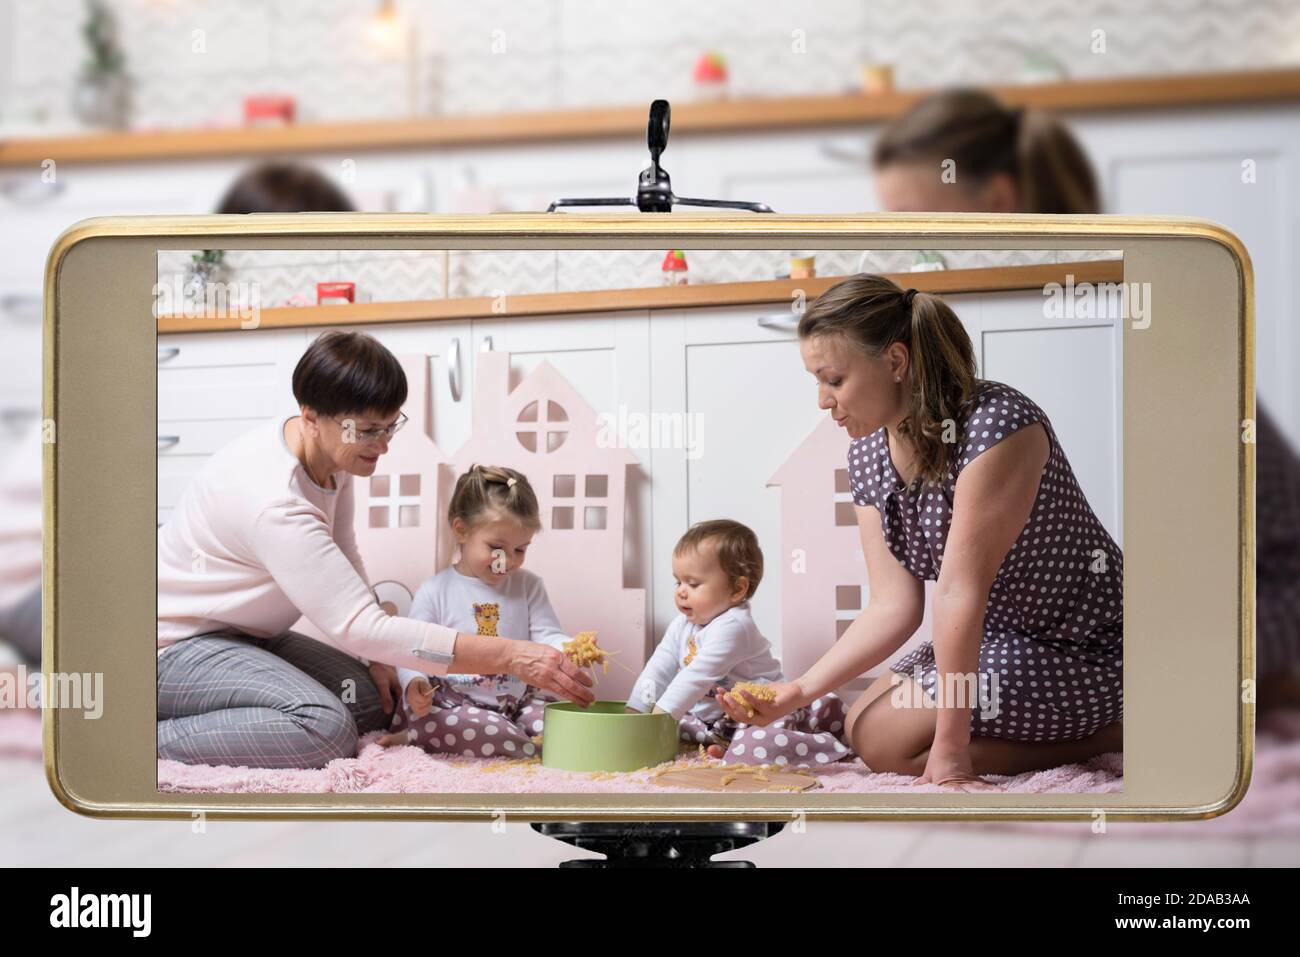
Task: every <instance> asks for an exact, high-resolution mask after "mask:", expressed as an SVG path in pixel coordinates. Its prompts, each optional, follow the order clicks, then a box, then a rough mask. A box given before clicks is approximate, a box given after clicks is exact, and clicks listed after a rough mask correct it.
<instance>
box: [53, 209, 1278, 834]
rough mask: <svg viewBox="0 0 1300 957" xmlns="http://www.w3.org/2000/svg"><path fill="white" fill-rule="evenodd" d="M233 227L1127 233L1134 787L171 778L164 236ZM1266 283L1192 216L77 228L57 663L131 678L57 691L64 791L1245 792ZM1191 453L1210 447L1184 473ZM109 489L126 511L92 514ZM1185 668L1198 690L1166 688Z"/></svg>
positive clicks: (628, 243)
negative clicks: (204, 785)
mask: <svg viewBox="0 0 1300 957" xmlns="http://www.w3.org/2000/svg"><path fill="white" fill-rule="evenodd" d="M213 247H221V248H226V249H241V248H248V249H252V248H257V249H310V248H352V249H356V248H376V249H529V248H533V249H557V248H568V249H591V248H609V249H620V248H622V249H664V248H669V247H676V248H682V249H686V250H690V249H693V248H694V249H700V248H734V249H744V248H754V249H763V248H768V249H772V248H775V249H792V248H821V249H834V248H845V249H849V248H851V249H866V248H873V249H913V248H921V249H944V248H947V249H1049V248H1059V249H1094V248H1095V249H1122V250H1123V255H1124V276H1125V282H1126V283H1128V282H1134V281H1140V282H1150V283H1151V284H1152V287H1151V288H1152V290H1153V296H1154V300H1155V302H1156V307H1155V309H1156V311H1155V313H1154V314H1153V318H1152V321H1151V322H1150V326H1149V327H1147V328H1143V329H1140V330H1135V329H1134V328H1133V325H1132V323H1131V322H1129V321H1128V316H1127V311H1126V313H1125V317H1124V319H1123V333H1122V335H1123V376H1124V387H1123V395H1124V401H1123V441H1124V470H1123V489H1124V492H1123V509H1124V542H1122V543H1121V546H1122V548H1123V550H1124V553H1125V585H1126V587H1125V610H1124V613H1125V614H1124V617H1125V627H1126V633H1127V634H1128V635H1130V636H1131V639H1130V641H1129V642H1128V643H1126V649H1125V662H1124V665H1125V673H1124V685H1125V699H1126V709H1125V710H1126V718H1127V720H1126V722H1125V774H1124V789H1123V791H1122V792H1119V793H1115V794H1041V795H1010V794H1008V795H1001V794H996V793H942V794H939V793H930V794H906V795H890V794H853V795H836V794H825V795H817V794H815V793H804V794H789V795H785V794H748V795H740V794H717V795H710V796H708V798H709V799H708V801H707V802H706V800H705V796H703V795H701V794H699V793H695V792H678V793H675V794H674V793H671V792H666V793H665V794H664V795H653V796H648V795H644V794H628V795H626V796H624V795H616V794H599V795H581V796H579V795H572V794H554V795H550V794H548V795H528V794H311V795H303V794H265V795H256V796H252V795H246V794H201V795H200V794H171V793H160V792H158V791H157V785H156V769H157V764H156V757H157V756H156V741H155V733H156V729H155V722H156V681H155V667H156V654H155V642H153V641H149V640H147V635H148V634H149V633H150V631H151V630H152V629H153V628H154V627H155V623H156V610H157V606H156V567H155V557H156V551H155V549H156V537H155V527H156V488H155V482H154V477H155V476H156V426H157V423H156V403H157V364H156V361H155V350H154V348H151V346H154V345H156V337H157V327H156V324H155V322H154V319H153V316H152V315H151V312H150V309H149V308H148V304H149V303H150V302H151V295H150V290H151V289H152V287H153V284H154V282H155V281H156V262H157V259H156V257H157V253H158V251H159V250H161V249H194V248H213ZM1253 287H1254V280H1253V273H1252V269H1251V264H1250V258H1249V255H1248V254H1247V251H1246V249H1245V247H1244V246H1243V244H1242V243H1241V241H1240V240H1239V239H1238V238H1237V237H1236V236H1235V235H1233V234H1232V233H1231V232H1230V231H1228V230H1227V229H1225V228H1224V227H1222V226H1220V225H1218V224H1215V223H1212V222H1208V221H1203V220H1195V219H1186V218H1178V217H1127V216H1031V215H988V214H958V213H954V214H939V215H930V214H851V215H830V216H786V215H761V216H759V215H750V216H746V215H740V216H737V215H730V214H722V215H718V214H707V215H694V214H681V213H677V214H670V215H653V214H645V215H636V214H632V215H626V214H619V215H606V214H599V215H572V214H551V215H547V214H504V215H493V216H433V215H411V214H297V215H260V214H259V215H245V216H191V217H170V216H148V217H143V216H142V217H112V218H102V219H91V220H86V221H83V222H81V223H78V224H76V225H74V226H72V227H70V228H69V229H68V230H67V231H66V232H64V233H63V235H62V236H60V237H59V239H58V240H57V241H56V242H55V244H54V246H53V248H52V249H51V252H50V255H49V259H48V262H47V266H46V274H45V327H44V392H43V407H44V412H43V414H44V417H45V423H46V424H47V427H48V426H49V424H51V423H52V424H53V427H54V430H55V431H54V436H55V439H56V440H55V441H53V442H49V443H47V444H46V446H45V456H44V481H45V500H44V514H45V540H44V569H43V575H42V579H43V615H44V631H43V638H42V642H43V644H42V648H43V671H44V673H45V677H46V679H47V680H48V679H49V678H50V675H51V674H52V673H55V672H67V671H76V672H102V673H103V675H104V679H105V681H104V686H105V688H108V689H112V690H111V693H109V694H107V695H106V696H105V697H106V701H107V707H106V708H105V711H104V714H103V715H102V717H100V718H99V720H96V721H92V720H88V719H86V718H85V717H84V716H83V715H77V714H73V713H71V712H68V711H63V710H59V709H46V710H45V712H44V715H43V722H44V727H43V734H44V754H45V768H46V777H47V779H48V781H49V784H50V787H51V788H52V790H53V792H54V794H55V796H56V797H57V798H58V800H59V801H61V802H62V803H63V804H64V805H66V806H67V807H68V808H70V809H72V810H74V811H77V812H80V813H82V814H87V815H92V816H98V817H148V818H165V817H188V816H192V815H195V814H198V813H203V814H206V815H211V816H213V817H228V818H279V819H283V818H302V817H312V818H374V819H383V818H387V819H410V820H463V821H470V820H489V819H493V818H494V816H497V817H499V816H500V815H501V814H503V813H504V814H507V815H510V816H512V817H514V818H515V819H516V820H521V821H568V820H585V821H602V820H603V821H631V820H636V821H673V820H676V821H687V820H689V821H710V820H755V821H761V820H789V819H790V818H791V817H792V816H796V815H800V814H803V815H806V816H807V817H815V818H824V819H837V820H869V819H882V818H889V819H895V820H898V819H917V820H934V819H947V820H953V819H965V820H969V819H1014V820H1085V821H1089V820H1094V819H1095V818H1096V817H1097V816H1098V815H1099V814H1104V815H1105V816H1106V817H1108V818H1112V819H1119V820H1146V821H1155V820H1187V819H1199V818H1210V817H1214V816H1217V815H1219V814H1222V813H1225V812H1226V811H1228V810H1229V809H1231V808H1232V807H1234V806H1235V805H1236V804H1237V803H1238V802H1239V801H1240V800H1241V798H1242V796H1243V795H1244V794H1245V791H1246V788H1247V785H1248V783H1249V780H1250V772H1251V766H1252V761H1253V755H1254V703H1253V695H1252V694H1251V693H1249V692H1250V690H1251V688H1252V687H1253V678H1254V601H1255V576H1254V558H1255V514H1254V508H1255V500H1254V447H1253V444H1252V443H1251V442H1249V441H1244V440H1243V438H1242V429H1243V426H1244V425H1245V423H1247V422H1253V419H1254V410H1255V395H1254V392H1255V383H1254V292H1253ZM1126 301H1127V298H1126ZM1173 317H1177V320H1176V321H1175V320H1174V318H1173ZM105 330H111V331H110V332H106V331H105ZM230 334H252V335H256V332H255V331H254V332H246V333H233V332H232V333H230ZM1183 383H1191V385H1190V387H1186V386H1184V387H1183V388H1182V389H1180V388H1179V387H1180V386H1182V385H1183ZM1189 449H1191V450H1194V451H1195V454H1196V456H1197V461H1196V463H1195V467H1194V468H1189V469H1185V470H1184V471H1183V473H1182V474H1180V475H1179V481H1177V482H1170V481H1165V480H1163V475H1164V473H1165V472H1166V471H1167V470H1169V469H1170V466H1171V465H1175V466H1176V463H1177V462H1178V461H1180V460H1181V459H1180V453H1181V454H1184V455H1185V454H1186V453H1187V451H1188V450H1189ZM142 476H148V477H149V480H148V481H143V480H142ZM105 489H108V492H107V494H111V495H112V496H113V507H112V508H111V509H106V508H102V507H101V508H96V505H97V503H101V502H102V500H103V498H104V496H105V494H106V492H105ZM1230 543H1231V547H1229V544H1230ZM1193 555H1194V556H1195V559H1196V567H1195V569H1193V568H1192V567H1191V563H1190V562H1189V561H1188V556H1193ZM105 556H112V558H111V559H109V558H106V557H105ZM1189 584H1194V585H1195V587H1180V586H1186V585H1189ZM1227 632H1231V633H1232V635H1233V637H1232V638H1229V637H1228V634H1227ZM1217 635H1223V637H1221V638H1219V637H1215V636H1217ZM1188 636H1191V637H1188ZM1171 662H1172V665H1171ZM1169 676H1173V677H1175V678H1176V680H1177V682H1178V687H1177V688H1172V687H1169V686H1167V685H1165V684H1163V683H1162V680H1163V679H1164V678H1166V677H1169Z"/></svg>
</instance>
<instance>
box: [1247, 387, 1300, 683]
mask: <svg viewBox="0 0 1300 957" xmlns="http://www.w3.org/2000/svg"><path fill="white" fill-rule="evenodd" d="M1255 514H1256V515H1257V516H1258V517H1259V520H1258V521H1257V522H1256V529H1255V673H1256V674H1257V675H1258V676H1259V677H1261V678H1266V677H1269V676H1271V675H1276V674H1282V673H1285V672H1287V671H1289V670H1291V669H1293V668H1295V667H1296V665H1297V663H1300V458H1297V456H1296V453H1295V449H1293V448H1291V446H1290V445H1289V444H1288V443H1287V440H1286V437H1285V436H1284V435H1283V434H1282V432H1281V430H1280V429H1279V428H1278V427H1277V424H1276V423H1275V422H1274V421H1273V419H1272V417H1271V416H1270V415H1269V413H1268V411H1267V410H1266V409H1265V408H1264V406H1263V405H1262V404H1256V406H1255Z"/></svg>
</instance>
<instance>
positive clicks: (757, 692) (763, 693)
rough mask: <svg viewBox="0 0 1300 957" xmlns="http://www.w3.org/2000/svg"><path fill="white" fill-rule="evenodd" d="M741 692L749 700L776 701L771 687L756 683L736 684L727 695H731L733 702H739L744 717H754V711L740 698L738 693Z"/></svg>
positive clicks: (744, 682)
mask: <svg viewBox="0 0 1300 957" xmlns="http://www.w3.org/2000/svg"><path fill="white" fill-rule="evenodd" d="M742 691H743V692H744V693H745V694H747V695H749V696H750V697H751V698H756V699H758V700H759V701H767V702H769V703H770V702H773V701H775V700H776V692H775V691H773V690H772V686H771V685H765V684H759V683H758V682H757V681H740V682H737V683H736V684H735V685H734V686H733V687H732V688H731V691H730V692H729V694H731V696H732V698H733V699H734V700H736V701H739V702H740V706H741V707H742V708H744V709H745V714H746V716H747V717H750V718H752V717H754V709H753V708H751V707H750V706H749V703H748V702H746V701H745V699H744V698H742V697H740V694H739V692H742Z"/></svg>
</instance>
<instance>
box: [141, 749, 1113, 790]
mask: <svg viewBox="0 0 1300 957" xmlns="http://www.w3.org/2000/svg"><path fill="white" fill-rule="evenodd" d="M377 737H378V735H377V734H370V735H366V737H365V738H363V739H362V744H361V749H360V753H359V754H358V755H357V757H355V758H344V759H339V760H336V761H331V762H330V763H329V764H328V765H327V766H326V767H324V768H321V769H320V770H311V771H296V770H290V771H285V770H267V769H257V768H232V767H208V766H203V765H188V764H179V763H177V762H175V761H159V762H158V782H159V788H160V789H161V790H163V791H174V792H185V793H229V792H234V793H243V794H250V793H259V794H265V793H281V792H288V793H304V792H305V793H319V792H328V793H378V794H383V793H401V794H405V793H459V794H471V793H473V794H478V793H494V792H510V793H529V794H547V793H555V792H563V793H583V794H597V793H599V794H627V793H638V792H639V793H656V794H662V793H664V792H665V789H664V788H663V787H661V786H659V785H656V784H654V783H653V782H652V780H651V777H652V772H651V771H650V770H644V771H633V772H628V773H625V774H604V773H597V774H586V773H580V772H572V771H559V770H555V769H553V768H544V767H542V766H541V764H540V763H538V762H537V760H536V759H533V760H532V761H523V760H518V759H504V758H487V759H485V758H466V757H453V756H448V755H431V754H426V753H425V752H424V751H422V750H420V749H418V748H414V747H401V748H392V749H385V748H381V747H379V746H378V745H377V744H375V743H374V741H375V739H376V738H377ZM705 763H706V762H704V761H701V760H700V759H699V758H698V756H697V752H696V751H695V750H692V749H689V748H684V749H683V752H682V754H681V755H680V756H679V757H678V759H677V761H676V762H675V763H674V764H673V765H672V766H676V767H690V766H702V765H704V764H705ZM667 766H668V765H661V767H667ZM1121 770H1122V756H1121V755H1119V754H1105V755H1101V756H1099V757H1097V758H1095V759H1093V760H1092V761H1090V762H1088V763H1087V764H1083V765H1070V766H1067V767H1060V768H1053V769H1052V770H1050V771H1038V772H1035V773H1032V774H1021V775H1017V776H1015V777H1010V778H1007V777H998V778H990V780H992V781H995V782H997V783H998V784H999V785H1001V787H1002V788H1003V790H1005V791H1009V792H1013V793H1019V794H1044V793H1048V792H1055V793H1062V792H1065V793H1074V794H1080V793H1094V794H1104V793H1109V792H1112V791H1119V790H1122V789H1123V779H1122V777H1121ZM811 773H815V774H816V777H817V779H818V781H820V782H821V786H822V790H821V792H820V793H827V792H829V793H843V794H863V793H900V792H937V791H941V790H942V789H941V788H938V787H935V786H934V785H929V784H927V785H917V784H915V783H914V781H915V779H914V778H910V777H905V776H903V775H899V774H872V773H871V772H870V771H868V770H867V768H866V765H864V764H863V763H862V762H861V761H860V760H858V759H856V758H855V759H853V760H852V761H848V760H845V761H840V762H838V763H836V764H834V765H828V766H827V767H826V768H824V769H819V770H817V771H816V772H811ZM672 790H678V791H694V792H696V793H707V790H705V789H695V788H674V789H672Z"/></svg>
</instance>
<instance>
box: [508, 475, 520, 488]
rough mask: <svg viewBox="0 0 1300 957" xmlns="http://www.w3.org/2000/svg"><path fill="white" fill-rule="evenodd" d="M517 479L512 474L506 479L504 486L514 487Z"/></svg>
mask: <svg viewBox="0 0 1300 957" xmlns="http://www.w3.org/2000/svg"><path fill="white" fill-rule="evenodd" d="M516 481H518V479H516V478H515V477H514V476H513V475H512V476H510V477H509V478H508V479H506V488H514V487H515V482H516Z"/></svg>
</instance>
